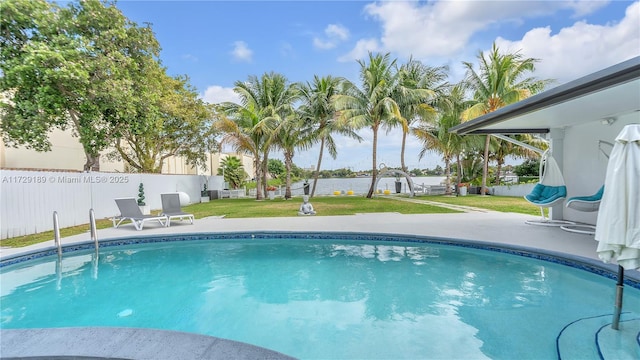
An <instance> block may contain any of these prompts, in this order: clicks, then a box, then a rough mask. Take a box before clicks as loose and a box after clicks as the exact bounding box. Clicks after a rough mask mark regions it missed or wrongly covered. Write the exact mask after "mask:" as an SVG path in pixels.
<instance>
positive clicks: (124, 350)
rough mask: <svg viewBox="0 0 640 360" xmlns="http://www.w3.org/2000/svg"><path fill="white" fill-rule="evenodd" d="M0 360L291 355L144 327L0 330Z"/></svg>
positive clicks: (281, 358)
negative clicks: (27, 359) (26, 359)
mask: <svg viewBox="0 0 640 360" xmlns="http://www.w3.org/2000/svg"><path fill="white" fill-rule="evenodd" d="M0 348H2V351H1V353H0V357H1V358H2V359H25V358H30V359H51V358H62V359H181V360H183V359H184V360H189V359H247V360H249V359H269V360H288V359H294V358H293V357H290V356H288V355H285V354H282V353H279V352H277V351H273V350H269V349H265V348H262V347H258V346H255V345H251V344H247V343H242V342H238V341H233V340H227V339H221V338H217V337H213V336H207V335H201V334H194V333H186V332H179V331H167V330H158V329H145V328H120V327H85V328H80V327H77V328H50V329H46V328H45V329H43V328H41V329H11V330H8V329H2V330H0Z"/></svg>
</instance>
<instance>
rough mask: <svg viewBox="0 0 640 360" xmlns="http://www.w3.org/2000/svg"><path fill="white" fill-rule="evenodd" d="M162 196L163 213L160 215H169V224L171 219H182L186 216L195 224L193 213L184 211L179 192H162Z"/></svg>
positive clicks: (168, 224)
mask: <svg viewBox="0 0 640 360" xmlns="http://www.w3.org/2000/svg"><path fill="white" fill-rule="evenodd" d="M160 197H161V198H162V213H161V214H160V215H164V216H166V217H167V226H171V219H180V221H182V220H184V219H185V218H187V219H189V221H190V222H191V224H192V225H193V214H189V213H186V212H184V211H182V208H181V207H180V195H179V194H176V193H173V194H160Z"/></svg>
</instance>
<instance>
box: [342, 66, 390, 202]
mask: <svg viewBox="0 0 640 360" xmlns="http://www.w3.org/2000/svg"><path fill="white" fill-rule="evenodd" d="M358 63H359V64H360V78H361V81H362V88H358V87H357V86H356V85H354V84H353V83H352V82H350V81H347V80H345V81H344V82H342V85H343V86H342V88H343V90H342V91H341V93H340V94H338V95H336V96H334V104H335V106H336V110H337V111H338V112H339V119H340V121H342V122H343V124H349V126H351V127H353V128H355V129H359V128H363V127H369V128H370V129H371V131H372V133H373V141H372V142H373V150H372V157H371V158H372V159H371V161H372V169H371V170H372V171H371V187H370V188H369V193H368V194H367V198H371V197H373V192H374V190H375V189H374V186H375V183H376V179H377V177H378V171H377V166H378V164H377V147H378V130H380V128H381V127H386V128H389V127H390V126H392V123H393V122H394V121H398V120H400V119H402V115H401V114H400V109H399V107H398V104H397V103H396V102H395V100H394V99H393V97H392V94H393V89H394V86H395V84H396V81H397V73H396V72H394V71H393V67H394V66H395V63H396V60H395V59H394V60H393V61H392V60H391V59H390V54H389V53H387V54H385V55H381V54H373V53H369V63H366V62H364V61H363V60H358Z"/></svg>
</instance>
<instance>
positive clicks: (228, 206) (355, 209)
mask: <svg viewBox="0 0 640 360" xmlns="http://www.w3.org/2000/svg"><path fill="white" fill-rule="evenodd" d="M309 202H310V203H311V204H312V205H313V209H314V210H315V211H316V212H317V215H316V216H331V215H353V214H355V213H375V212H398V213H401V214H435V213H455V212H457V211H455V210H449V209H445V208H442V207H438V206H432V205H425V204H411V203H406V202H400V201H396V200H393V199H389V198H384V197H377V198H373V199H367V198H365V197H362V196H339V197H334V196H320V197H314V198H312V199H310V200H309ZM300 204H302V198H300V197H297V198H293V199H291V200H283V199H280V198H276V199H274V200H263V201H256V200H255V199H246V198H245V199H221V200H213V201H210V202H208V203H200V204H194V205H189V206H185V207H183V208H182V210H183V211H185V212H189V213H193V214H194V215H195V216H196V218H202V217H206V216H212V215H213V216H215V215H226V217H227V218H252V217H282V216H296V214H297V213H298V209H299V208H300Z"/></svg>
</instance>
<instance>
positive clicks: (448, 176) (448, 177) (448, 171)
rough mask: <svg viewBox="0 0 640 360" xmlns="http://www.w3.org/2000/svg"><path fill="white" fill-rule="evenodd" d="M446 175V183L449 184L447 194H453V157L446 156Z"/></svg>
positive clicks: (445, 192)
mask: <svg viewBox="0 0 640 360" xmlns="http://www.w3.org/2000/svg"><path fill="white" fill-rule="evenodd" d="M444 176H445V177H446V180H445V185H446V186H447V188H446V190H445V191H444V194H445V195H451V157H450V156H445V157H444Z"/></svg>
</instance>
